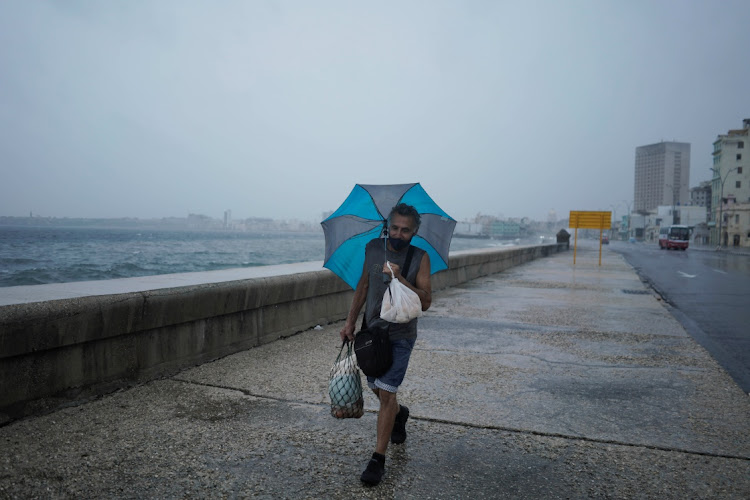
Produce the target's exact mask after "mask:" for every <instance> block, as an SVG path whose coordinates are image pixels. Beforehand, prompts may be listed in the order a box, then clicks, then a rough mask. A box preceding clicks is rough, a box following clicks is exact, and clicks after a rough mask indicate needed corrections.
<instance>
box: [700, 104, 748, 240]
mask: <svg viewBox="0 0 750 500" xmlns="http://www.w3.org/2000/svg"><path fill="white" fill-rule="evenodd" d="M742 125H743V127H742V128H741V129H737V130H729V131H728V132H727V133H726V134H720V135H719V136H718V137H717V138H716V141H714V152H713V159H714V161H713V164H714V165H713V167H712V168H711V170H713V172H714V176H713V179H712V186H711V188H712V194H711V198H712V200H711V206H712V210H713V213H712V214H711V222H710V223H709V227H711V244H712V245H719V244H721V245H724V246H737V247H740V246H741V247H750V171H748V168H750V161H748V154H750V151H749V150H750V136H749V135H748V133H749V132H750V118H746V119H744V120H742ZM720 214H721V218H722V222H721V223H719V218H720ZM719 227H721V235H719ZM720 240H721V243H719V242H720Z"/></svg>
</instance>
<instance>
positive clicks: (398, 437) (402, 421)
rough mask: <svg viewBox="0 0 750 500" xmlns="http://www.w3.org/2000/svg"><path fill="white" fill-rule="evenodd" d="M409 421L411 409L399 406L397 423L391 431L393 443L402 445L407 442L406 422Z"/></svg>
mask: <svg viewBox="0 0 750 500" xmlns="http://www.w3.org/2000/svg"><path fill="white" fill-rule="evenodd" d="M408 419H409V408H407V407H406V406H402V405H399V410H398V413H397V414H396V421H395V422H394V423H393V430H392V431H391V443H393V444H401V443H403V442H404V441H406V421H407V420H408Z"/></svg>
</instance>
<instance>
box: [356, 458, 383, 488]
mask: <svg viewBox="0 0 750 500" xmlns="http://www.w3.org/2000/svg"><path fill="white" fill-rule="evenodd" d="M383 474H385V464H384V463H382V462H380V460H378V459H377V458H375V457H374V456H373V457H372V458H371V459H370V463H369V464H367V468H366V469H365V471H364V472H363V473H362V476H361V477H360V478H359V479H360V480H361V481H362V482H363V483H365V484H368V485H370V486H375V485H376V484H378V483H379V482H380V480H381V479H383Z"/></svg>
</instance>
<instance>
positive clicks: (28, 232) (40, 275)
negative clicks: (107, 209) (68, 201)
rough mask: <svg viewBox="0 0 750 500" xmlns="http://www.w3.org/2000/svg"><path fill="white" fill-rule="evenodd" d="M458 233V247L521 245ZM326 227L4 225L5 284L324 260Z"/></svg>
mask: <svg viewBox="0 0 750 500" xmlns="http://www.w3.org/2000/svg"><path fill="white" fill-rule="evenodd" d="M513 244H514V243H513V242H507V241H495V240H490V239H472V238H456V237H454V238H453V240H452V241H451V247H450V251H451V252H453V251H460V250H468V249H474V248H489V247H501V246H508V245H513ZM324 251H325V239H324V236H323V232H322V231H320V232H274V231H269V232H233V231H188V230H163V229H156V230H154V229H133V228H115V229H105V228H98V227H97V228H84V227H70V228H66V227H28V226H0V287H11V286H20V285H42V284H47V283H68V282H74V281H93V280H108V279H116V278H131V277H137V276H153V275H160V274H172V273H186V272H199V271H215V270H219V269H231V268H239V267H254V266H268V265H274V264H291V263H296V262H309V261H322V260H323V257H324Z"/></svg>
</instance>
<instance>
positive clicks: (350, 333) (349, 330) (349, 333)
mask: <svg viewBox="0 0 750 500" xmlns="http://www.w3.org/2000/svg"><path fill="white" fill-rule="evenodd" d="M354 329H355V327H354V325H353V324H349V322H348V321H347V322H346V323H345V324H344V328H342V329H341V331H340V332H339V335H341V342H346V341H347V340H351V341H354Z"/></svg>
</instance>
